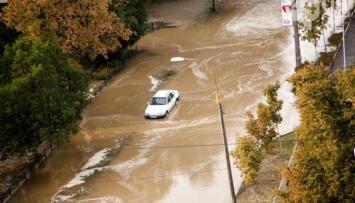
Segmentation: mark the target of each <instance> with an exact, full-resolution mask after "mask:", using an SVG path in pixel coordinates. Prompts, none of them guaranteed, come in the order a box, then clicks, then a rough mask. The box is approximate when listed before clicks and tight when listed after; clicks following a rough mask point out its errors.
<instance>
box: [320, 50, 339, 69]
mask: <svg viewBox="0 0 355 203" xmlns="http://www.w3.org/2000/svg"><path fill="white" fill-rule="evenodd" d="M334 54H335V52H321V53H320V54H319V55H320V56H319V58H318V63H319V64H320V63H322V64H323V65H325V66H330V65H331V64H332V63H333V59H334Z"/></svg>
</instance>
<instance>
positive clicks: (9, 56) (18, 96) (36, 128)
mask: <svg viewBox="0 0 355 203" xmlns="http://www.w3.org/2000/svg"><path fill="white" fill-rule="evenodd" d="M86 90H87V79H86V77H85V75H84V74H83V73H82V71H81V70H80V69H79V68H78V67H75V66H74V65H73V64H72V63H71V62H70V60H69V58H68V56H67V55H65V54H63V53H62V51H61V50H60V48H59V47H58V46H55V45H53V44H52V43H43V42H39V41H36V42H32V41H29V40H28V39H25V38H22V39H20V40H17V41H16V42H15V43H14V45H13V46H12V47H10V46H7V47H6V48H5V52H4V56H3V58H1V60H0V100H1V101H2V102H1V103H0V123H1V124H2V125H0V139H1V142H0V149H1V150H0V155H2V156H7V155H9V154H11V153H22V152H25V151H26V150H32V149H34V148H35V147H37V146H38V145H39V144H40V143H42V142H44V141H63V140H68V138H69V135H70V134H71V133H72V132H75V131H76V128H77V125H76V121H77V120H78V119H79V118H80V115H81V111H82V109H83V107H84V105H85V92H86Z"/></svg>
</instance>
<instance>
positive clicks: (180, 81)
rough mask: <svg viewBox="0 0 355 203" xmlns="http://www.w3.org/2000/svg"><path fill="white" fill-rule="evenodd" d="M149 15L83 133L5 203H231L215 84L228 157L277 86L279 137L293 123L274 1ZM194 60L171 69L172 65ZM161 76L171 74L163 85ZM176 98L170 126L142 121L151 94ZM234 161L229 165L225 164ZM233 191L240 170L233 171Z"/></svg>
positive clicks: (187, 5) (178, 2)
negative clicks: (155, 26)
mask: <svg viewBox="0 0 355 203" xmlns="http://www.w3.org/2000/svg"><path fill="white" fill-rule="evenodd" d="M164 2H165V3H162V4H159V5H154V6H150V7H149V20H150V21H151V22H155V21H164V22H167V23H169V25H173V26H171V27H169V28H165V29H159V30H154V31H153V32H150V33H149V34H147V35H146V36H145V37H143V38H142V39H141V40H140V41H139V43H138V44H137V48H138V49H139V50H142V52H141V53H140V54H138V55H137V56H135V57H133V58H132V59H130V60H129V61H128V62H127V63H126V66H125V69H124V70H123V71H122V72H121V73H120V74H118V75H117V76H116V77H115V78H114V80H113V81H112V82H111V83H110V84H109V86H108V87H106V88H105V89H104V90H103V91H102V92H101V93H100V94H99V95H98V97H97V98H95V100H94V101H93V103H92V104H91V105H89V107H88V108H87V109H86V111H85V112H84V114H83V120H82V121H80V131H79V133H78V134H77V135H74V136H73V137H72V139H71V141H70V143H66V144H64V145H63V146H61V148H60V149H59V150H58V151H57V152H56V154H55V155H54V156H53V157H52V158H51V160H50V161H49V162H48V164H47V165H46V166H45V167H44V168H42V169H40V170H38V171H37V172H36V173H35V174H33V176H32V178H31V180H30V181H29V182H27V183H26V184H25V185H24V186H23V187H22V188H21V189H20V190H19V191H17V193H16V195H15V196H14V197H13V199H12V202H18V203H25V202H28V203H36V202H38V203H42V202H43V203H48V202H169V203H170V202H211V203H216V202H223V203H224V202H226V203H227V202H228V203H229V202H231V193H230V188H229V181H228V171H227V166H226V159H225V154H224V145H223V138H222V131H221V123H220V117H219V111H218V106H217V104H216V100H215V90H216V87H215V85H214V83H213V80H212V78H211V77H210V75H209V73H208V71H206V69H205V68H204V66H203V64H205V65H206V67H207V68H208V69H209V70H210V71H211V73H212V75H213V76H214V77H215V78H216V83H217V85H218V89H219V94H220V96H221V101H222V105H223V109H224V113H225V114H224V120H225V126H226V135H227V139H228V147H229V150H231V149H233V148H234V146H235V145H236V144H237V143H235V137H236V136H237V135H241V134H243V133H245V132H244V131H245V130H244V124H245V121H246V117H245V112H246V111H248V110H251V111H253V110H255V108H256V105H257V104H258V103H259V102H262V101H264V100H263V95H262V89H263V87H265V86H266V85H267V84H274V83H275V82H276V81H278V80H279V81H280V82H281V84H282V88H281V90H280V93H279V94H280V96H281V97H282V99H283V100H284V103H285V106H284V109H283V116H284V122H283V123H282V125H281V126H280V130H281V132H288V131H291V130H292V129H293V127H294V126H295V123H296V121H295V120H297V119H294V117H293V115H294V110H292V108H291V107H290V106H291V102H292V99H293V95H292V94H291V93H290V92H289V91H290V87H289V85H288V84H287V83H285V82H284V80H285V78H286V77H287V76H289V75H291V74H292V72H293V67H294V62H293V61H294V54H293V47H292V29H291V28H289V27H282V26H281V12H280V11H279V7H280V1H278V0H223V1H216V9H217V11H216V12H214V13H211V12H209V6H210V4H211V1H210V0H175V1H172V0H171V1H164ZM177 56H180V57H185V58H190V59H196V60H198V61H200V62H196V61H194V60H186V61H184V62H178V63H172V62H170V59H171V57H177ZM167 73H175V74H173V75H172V76H170V77H165V76H166V75H167ZM160 89H176V90H178V91H179V93H180V100H179V102H178V104H177V106H176V107H174V109H173V110H172V112H171V113H170V114H169V115H168V117H166V118H163V119H157V120H154V119H145V118H144V110H145V108H146V105H147V101H149V99H150V97H151V96H152V95H153V94H154V92H155V91H156V90H160ZM231 162H233V159H232V158H231ZM232 168H233V169H232V174H233V179H234V187H235V189H236V191H237V190H238V188H239V187H240V185H241V178H240V173H239V171H238V170H237V169H236V168H235V167H232Z"/></svg>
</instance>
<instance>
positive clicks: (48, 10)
mask: <svg viewBox="0 0 355 203" xmlns="http://www.w3.org/2000/svg"><path fill="white" fill-rule="evenodd" d="M122 2H123V1H122V0H116V1H114V2H113V1H112V0H36V1H23V0H11V1H9V2H8V4H7V6H6V7H4V8H3V13H2V14H1V16H0V18H1V20H2V21H3V22H4V23H5V24H6V25H7V26H8V27H10V28H14V29H16V30H17V31H18V32H21V33H23V34H24V35H25V36H27V37H28V38H29V39H31V40H40V41H43V42H46V41H51V42H54V43H58V44H60V46H61V48H62V50H63V51H64V52H67V53H74V54H78V55H80V56H88V57H90V58H91V59H95V58H96V57H97V56H99V55H100V56H104V57H105V58H107V53H108V52H113V51H116V50H117V49H118V48H120V47H121V46H122V45H121V43H120V39H123V40H128V39H129V37H130V36H131V34H132V32H131V30H129V29H127V28H126V27H125V25H124V23H123V22H122V20H121V19H120V18H119V17H118V16H117V14H116V13H115V12H113V11H110V10H109V7H113V8H118V7H120V6H121V4H122Z"/></svg>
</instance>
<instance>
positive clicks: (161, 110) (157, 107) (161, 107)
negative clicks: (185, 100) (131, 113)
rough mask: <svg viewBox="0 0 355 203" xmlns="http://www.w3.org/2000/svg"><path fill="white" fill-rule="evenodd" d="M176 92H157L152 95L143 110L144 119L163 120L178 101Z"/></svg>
mask: <svg viewBox="0 0 355 203" xmlns="http://www.w3.org/2000/svg"><path fill="white" fill-rule="evenodd" d="M179 97H180V95H179V92H178V91H177V90H159V91H158V92H156V93H155V94H154V96H153V97H152V99H151V100H150V102H148V106H147V108H146V110H145V114H144V116H145V118H164V117H166V116H167V115H168V114H169V112H170V111H171V110H172V109H173V107H174V106H175V105H176V102H177V101H178V100H179Z"/></svg>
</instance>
